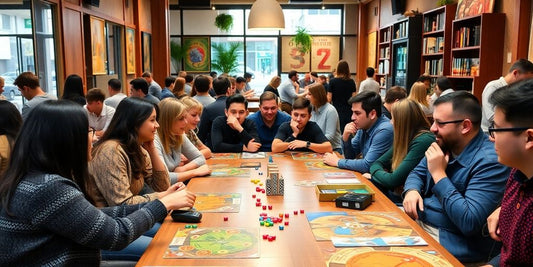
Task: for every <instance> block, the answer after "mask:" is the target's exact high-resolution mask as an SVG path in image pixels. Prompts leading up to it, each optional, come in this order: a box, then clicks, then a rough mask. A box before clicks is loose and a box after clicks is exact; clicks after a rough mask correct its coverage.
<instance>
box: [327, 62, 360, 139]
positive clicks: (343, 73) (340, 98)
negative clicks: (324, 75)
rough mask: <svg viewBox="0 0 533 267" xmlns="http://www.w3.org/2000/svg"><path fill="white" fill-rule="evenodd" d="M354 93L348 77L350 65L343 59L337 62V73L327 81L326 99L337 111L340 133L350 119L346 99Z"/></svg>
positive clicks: (352, 82)
mask: <svg viewBox="0 0 533 267" xmlns="http://www.w3.org/2000/svg"><path fill="white" fill-rule="evenodd" d="M355 94H356V89H355V82H354V80H353V79H352V78H351V77H350V67H349V66H348V62H346V61H345V60H341V61H339V63H338V64H337V75H336V76H335V78H333V79H331V80H330V81H329V91H328V101H329V102H331V104H333V106H334V107H335V109H337V113H339V122H340V126H341V133H342V132H344V126H345V125H346V124H347V123H349V122H350V121H351V120H352V119H351V118H352V106H351V105H350V104H348V99H350V97H352V96H354V95H355Z"/></svg>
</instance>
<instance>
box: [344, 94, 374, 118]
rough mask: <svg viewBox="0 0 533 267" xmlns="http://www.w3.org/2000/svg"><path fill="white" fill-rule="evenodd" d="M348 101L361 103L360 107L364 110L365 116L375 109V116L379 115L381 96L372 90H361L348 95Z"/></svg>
mask: <svg viewBox="0 0 533 267" xmlns="http://www.w3.org/2000/svg"><path fill="white" fill-rule="evenodd" d="M348 103H349V104H350V105H351V104H353V103H361V108H362V109H363V110H364V111H365V112H366V116H368V114H369V113H370V112H371V111H372V110H375V111H376V115H377V117H381V96H380V95H379V94H378V93H376V92H374V91H363V92H361V93H359V94H357V95H355V96H352V97H350V99H349V100H348Z"/></svg>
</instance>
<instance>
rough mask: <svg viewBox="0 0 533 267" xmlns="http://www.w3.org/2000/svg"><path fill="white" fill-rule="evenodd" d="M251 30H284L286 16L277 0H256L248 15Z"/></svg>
mask: <svg viewBox="0 0 533 267" xmlns="http://www.w3.org/2000/svg"><path fill="white" fill-rule="evenodd" d="M248 29H249V30H254V29H257V30H283V29H285V17H284V16H283V10H282V9H281V6H280V5H279V3H278V2H277V1H276V0H256V1H255V2H254V4H253V5H252V8H251V9H250V15H249V17H248Z"/></svg>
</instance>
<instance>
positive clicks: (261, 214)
mask: <svg viewBox="0 0 533 267" xmlns="http://www.w3.org/2000/svg"><path fill="white" fill-rule="evenodd" d="M267 215H268V214H267V213H266V212H261V213H260V214H259V216H261V217H263V216H267Z"/></svg>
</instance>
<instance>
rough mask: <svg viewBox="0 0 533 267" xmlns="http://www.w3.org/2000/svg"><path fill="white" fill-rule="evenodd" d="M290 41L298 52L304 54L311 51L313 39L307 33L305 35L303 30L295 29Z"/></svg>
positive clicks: (305, 31) (300, 28)
mask: <svg viewBox="0 0 533 267" xmlns="http://www.w3.org/2000/svg"><path fill="white" fill-rule="evenodd" d="M291 41H292V42H293V43H294V45H295V46H296V47H297V48H298V50H299V51H300V52H302V53H304V54H305V53H307V52H309V51H310V50H311V44H312V43H313V38H312V37H311V35H310V34H309V33H307V30H306V29H305V28H302V27H298V29H296V35H294V36H293V37H292V38H291Z"/></svg>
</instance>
